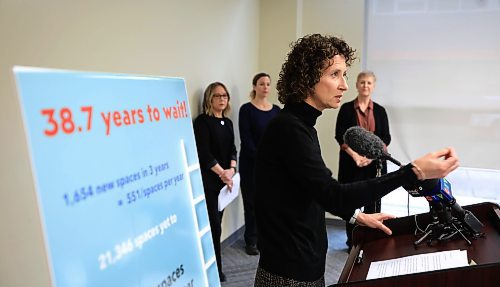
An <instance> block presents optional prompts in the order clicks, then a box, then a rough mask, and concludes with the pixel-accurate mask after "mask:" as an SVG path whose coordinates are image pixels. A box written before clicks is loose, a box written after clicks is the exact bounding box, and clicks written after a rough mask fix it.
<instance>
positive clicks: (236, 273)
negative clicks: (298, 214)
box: [221, 220, 348, 287]
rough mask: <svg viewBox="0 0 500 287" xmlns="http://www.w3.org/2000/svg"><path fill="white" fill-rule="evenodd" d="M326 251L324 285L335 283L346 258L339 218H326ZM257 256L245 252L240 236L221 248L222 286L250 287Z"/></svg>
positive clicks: (341, 223) (255, 268)
mask: <svg viewBox="0 0 500 287" xmlns="http://www.w3.org/2000/svg"><path fill="white" fill-rule="evenodd" d="M327 223H328V224H327V231H328V253H327V258H326V272H325V282H326V286H328V285H331V284H335V283H337V281H338V278H339V277H340V273H341V272H342V269H343V268H344V264H345V261H346V259H347V256H348V254H347V247H346V245H345V241H346V235H345V228H344V227H345V224H344V221H340V220H328V221H327ZM258 261H259V256H258V255H257V256H250V255H247V254H246V253H245V242H244V240H243V238H242V236H240V238H238V239H237V240H236V241H235V242H234V243H232V244H230V245H228V246H225V247H223V249H222V270H223V271H224V274H226V277H227V281H226V282H223V283H222V284H221V285H222V287H251V286H253V282H254V277H255V271H256V270H257V264H258Z"/></svg>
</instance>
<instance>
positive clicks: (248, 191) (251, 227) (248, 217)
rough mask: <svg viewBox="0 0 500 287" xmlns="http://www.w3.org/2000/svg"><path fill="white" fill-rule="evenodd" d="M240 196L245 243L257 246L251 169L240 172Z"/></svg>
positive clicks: (253, 186)
mask: <svg viewBox="0 0 500 287" xmlns="http://www.w3.org/2000/svg"><path fill="white" fill-rule="evenodd" d="M240 176H241V182H240V186H241V195H242V196H243V209H244V216H245V235H244V238H245V243H246V245H257V222H256V219H255V183H254V181H253V169H251V168H250V169H249V170H246V171H241V172H240Z"/></svg>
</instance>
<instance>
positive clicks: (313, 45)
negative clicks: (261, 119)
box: [255, 34, 458, 287]
mask: <svg viewBox="0 0 500 287" xmlns="http://www.w3.org/2000/svg"><path fill="white" fill-rule="evenodd" d="M354 59H355V57H354V50H353V49H352V48H351V47H349V45H347V43H346V42H344V41H343V40H342V39H339V38H337V37H332V36H323V35H319V34H314V35H308V36H305V37H303V38H300V39H298V40H297V41H296V42H295V43H294V44H293V45H292V50H291V52H290V53H289V54H288V56H287V59H286V61H285V63H284V64H283V65H282V69H281V72H280V77H279V80H278V82H277V90H278V99H279V101H280V102H281V103H283V104H284V105H285V106H284V108H283V110H282V111H281V112H280V113H279V114H278V115H277V116H276V117H275V118H274V119H273V120H272V121H271V122H270V123H269V125H268V126H267V128H266V131H265V132H264V135H263V137H262V140H261V142H260V145H259V147H258V149H257V157H256V165H255V184H256V210H255V211H256V217H257V229H258V232H257V233H258V246H259V251H260V258H259V266H258V268H257V273H256V276H255V286H258V287H260V286H324V285H325V280H324V272H325V261H326V252H327V248H328V241H327V234H326V226H325V211H328V212H331V213H333V214H335V215H338V216H340V217H342V218H343V219H345V220H350V221H351V222H353V223H354V222H355V223H357V224H361V225H366V226H369V227H372V228H378V229H381V230H383V231H384V232H385V233H387V234H391V230H390V229H389V228H387V226H385V225H384V224H383V221H384V220H385V219H389V218H392V217H393V216H391V215H387V214H383V213H374V214H365V213H362V212H355V213H354V214H352V212H351V211H352V210H353V209H355V208H359V207H361V206H364V205H366V204H368V203H370V202H374V201H375V200H377V199H379V198H381V197H382V196H384V195H385V194H387V193H389V192H391V191H392V190H394V189H396V188H398V187H400V186H402V185H404V184H408V183H413V182H415V181H416V180H418V179H421V180H423V179H426V178H441V177H444V176H446V175H447V174H448V173H449V172H451V171H453V170H454V169H456V168H457V167H458V158H457V156H456V154H455V151H454V150H453V149H452V148H445V149H442V150H439V151H436V152H433V153H429V154H427V155H425V156H423V157H421V158H419V159H416V160H414V161H413V162H412V163H411V164H408V165H406V166H403V167H402V168H401V169H399V170H397V171H395V172H392V173H388V174H386V175H384V176H381V177H377V178H373V179H367V180H365V181H359V182H354V183H348V184H340V183H339V182H338V181H336V180H335V179H334V178H332V172H331V171H330V170H329V169H328V168H327V167H326V165H325V163H324V161H323V158H322V156H321V148H320V144H319V140H318V135H317V131H316V129H315V128H314V125H315V124H316V121H317V119H318V117H319V116H320V115H321V114H322V111H323V110H325V109H331V108H334V109H336V108H338V107H339V106H340V102H341V99H342V96H343V94H344V92H345V91H347V89H348V86H347V81H346V74H347V69H348V67H349V66H350V65H351V63H352V61H353V60H354Z"/></svg>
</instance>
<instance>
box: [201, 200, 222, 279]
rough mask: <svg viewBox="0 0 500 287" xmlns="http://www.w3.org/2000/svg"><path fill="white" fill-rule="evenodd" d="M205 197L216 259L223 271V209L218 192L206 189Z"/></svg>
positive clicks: (220, 270) (220, 269) (218, 266)
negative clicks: (221, 242) (221, 241)
mask: <svg viewBox="0 0 500 287" xmlns="http://www.w3.org/2000/svg"><path fill="white" fill-rule="evenodd" d="M205 199H206V203H207V211H208V220H209V222H210V229H211V232H212V241H213V244H214V250H215V259H216V260H217V268H218V269H219V273H221V272H222V259H221V249H220V238H221V235H222V226H221V223H222V215H223V211H219V204H218V202H219V196H218V192H215V191H213V190H207V191H205Z"/></svg>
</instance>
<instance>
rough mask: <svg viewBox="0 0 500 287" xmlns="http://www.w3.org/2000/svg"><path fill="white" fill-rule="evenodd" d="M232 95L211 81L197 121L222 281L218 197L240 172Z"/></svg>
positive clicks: (206, 191) (206, 197)
mask: <svg viewBox="0 0 500 287" xmlns="http://www.w3.org/2000/svg"><path fill="white" fill-rule="evenodd" d="M230 98H231V97H230V96H229V92H228V91H227V88H226V86H224V84H222V83H220V82H214V83H211V84H210V85H208V87H207V88H206V89H205V93H204V97H203V113H202V114H201V115H199V116H198V117H197V118H196V120H195V121H194V135H195V139H196V147H197V150H198V158H199V162H200V169H201V177H202V180H203V188H204V190H205V200H206V204H207V210H208V219H209V221H210V228H211V229H212V241H213V244H214V249H215V257H216V259H217V268H218V269H219V277H220V280H221V282H223V281H226V276H225V275H224V273H223V272H222V262H221V249H220V238H221V233H222V227H221V221H222V214H223V211H219V209H218V197H219V192H220V190H221V189H222V188H223V187H224V186H225V185H226V186H227V187H229V188H232V186H233V180H232V178H233V176H234V174H235V173H236V146H235V144H234V130H233V122H232V121H231V120H230V119H229V118H227V117H226V116H227V114H228V113H229V111H230V108H231V107H230V105H229V100H230Z"/></svg>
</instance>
